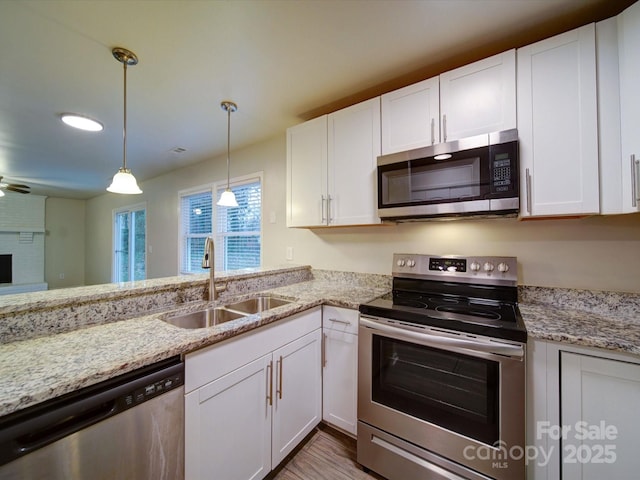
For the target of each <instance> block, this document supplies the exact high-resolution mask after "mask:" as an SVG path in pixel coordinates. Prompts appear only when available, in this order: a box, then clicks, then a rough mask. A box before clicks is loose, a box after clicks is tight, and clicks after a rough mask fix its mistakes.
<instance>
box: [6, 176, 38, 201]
mask: <svg viewBox="0 0 640 480" xmlns="http://www.w3.org/2000/svg"><path fill="white" fill-rule="evenodd" d="M3 178H4V177H3V176H2V175H0V194H2V195H4V193H3V192H2V190H8V191H10V192H17V193H31V191H30V189H31V187H30V186H29V185H23V184H21V183H6V182H3V181H2V179H3ZM2 195H0V196H2Z"/></svg>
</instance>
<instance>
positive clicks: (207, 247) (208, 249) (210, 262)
mask: <svg viewBox="0 0 640 480" xmlns="http://www.w3.org/2000/svg"><path fill="white" fill-rule="evenodd" d="M202 268H208V269H209V301H210V302H213V301H214V300H215V299H216V298H217V293H216V283H215V281H216V278H215V277H216V269H215V246H214V244H213V237H207V240H206V241H205V242H204V256H203V257H202Z"/></svg>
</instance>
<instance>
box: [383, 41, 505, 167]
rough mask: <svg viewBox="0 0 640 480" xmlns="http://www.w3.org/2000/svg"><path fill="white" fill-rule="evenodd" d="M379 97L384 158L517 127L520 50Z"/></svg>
mask: <svg viewBox="0 0 640 480" xmlns="http://www.w3.org/2000/svg"><path fill="white" fill-rule="evenodd" d="M381 98H382V100H381V101H382V154H383V155H387V154H389V153H396V152H401V151H405V150H411V149H413V148H420V147H426V146H429V145H433V144H435V143H440V142H447V141H451V140H457V139H460V138H464V137H471V136H474V135H480V134H483V133H491V132H498V131H501V130H509V129H512V128H516V51H515V50H509V51H507V52H504V53H501V54H498V55H494V56H492V57H489V58H485V59H483V60H480V61H478V62H474V63H472V64H469V65H465V66H463V67H460V68H457V69H455V70H451V71H449V72H446V73H443V74H442V75H440V76H439V77H434V78H430V79H428V80H424V81H422V82H419V83H416V84H413V85H409V86H408V87H404V88H401V89H399V90H395V91H393V92H390V93H386V94H384V95H382V97H381Z"/></svg>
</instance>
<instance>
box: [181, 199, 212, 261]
mask: <svg viewBox="0 0 640 480" xmlns="http://www.w3.org/2000/svg"><path fill="white" fill-rule="evenodd" d="M211 199H212V193H211V190H208V191H203V192H197V193H193V194H187V195H182V196H181V197H180V228H181V237H182V239H181V243H182V255H181V261H180V272H181V273H203V272H206V270H204V269H203V268H202V267H201V265H202V256H203V255H204V242H205V240H206V238H207V237H208V236H211V234H212V231H211V230H212V226H213V221H212V215H213V208H212V202H211ZM216 270H220V268H219V267H216Z"/></svg>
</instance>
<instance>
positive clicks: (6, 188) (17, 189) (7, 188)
mask: <svg viewBox="0 0 640 480" xmlns="http://www.w3.org/2000/svg"><path fill="white" fill-rule="evenodd" d="M27 188H29V187H27ZM4 189H5V190H9V191H11V192H17V193H31V192H30V191H29V190H24V189H22V188H18V187H17V186H16V185H7V186H6V187H4Z"/></svg>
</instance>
